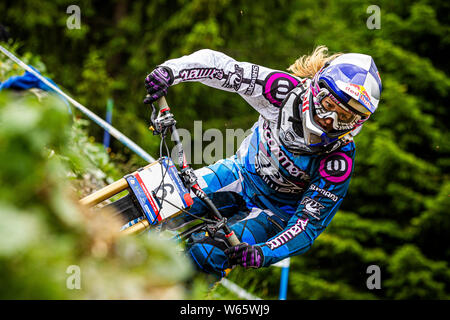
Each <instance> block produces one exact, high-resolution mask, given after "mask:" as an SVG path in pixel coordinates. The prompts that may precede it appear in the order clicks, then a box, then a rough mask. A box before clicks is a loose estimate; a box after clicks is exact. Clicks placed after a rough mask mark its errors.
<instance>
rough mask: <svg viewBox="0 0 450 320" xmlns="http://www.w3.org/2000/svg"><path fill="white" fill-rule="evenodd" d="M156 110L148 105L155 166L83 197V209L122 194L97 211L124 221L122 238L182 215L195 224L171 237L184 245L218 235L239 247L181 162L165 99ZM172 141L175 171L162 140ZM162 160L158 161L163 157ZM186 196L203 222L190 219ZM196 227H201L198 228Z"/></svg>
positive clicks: (193, 217)
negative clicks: (198, 236) (203, 212)
mask: <svg viewBox="0 0 450 320" xmlns="http://www.w3.org/2000/svg"><path fill="white" fill-rule="evenodd" d="M157 105H158V107H159V110H157V107H156V106H155V104H153V103H152V104H151V107H152V113H151V116H150V122H151V126H150V128H149V129H150V130H151V131H152V132H153V135H159V136H160V138H161V143H160V157H159V159H158V160H157V161H155V162H154V163H150V164H148V165H147V166H145V167H143V168H140V169H138V170H136V171H135V172H133V173H131V174H127V175H125V176H124V177H123V178H121V179H120V180H118V181H116V182H114V183H112V184H110V185H108V186H106V187H104V188H102V189H100V190H98V191H96V192H94V193H92V194H90V195H88V196H87V197H85V198H83V199H81V200H80V203H81V204H82V205H85V206H88V207H92V208H94V207H96V206H97V205H99V204H100V203H102V202H104V201H105V200H107V199H109V198H111V197H113V196H115V195H118V194H119V193H122V192H123V191H127V194H126V195H125V196H122V197H120V198H119V199H118V200H115V201H112V202H111V203H109V204H106V205H104V206H103V207H102V208H112V209H113V211H114V212H116V213H117V214H118V215H120V216H121V217H122V218H124V219H125V221H128V222H127V223H126V224H125V225H124V226H123V227H122V228H121V232H122V233H124V234H136V233H140V232H143V231H144V230H148V229H150V230H152V229H153V230H158V228H161V226H162V225H163V224H165V223H167V222H169V221H170V220H171V219H173V218H175V217H177V216H178V215H179V214H181V213H185V214H186V215H187V216H190V217H191V218H192V219H193V221H199V223H197V224H195V225H194V226H191V227H189V228H188V229H187V230H184V231H183V232H180V233H177V235H176V236H175V237H174V238H176V239H177V240H181V241H184V240H186V239H188V238H189V237H190V236H191V235H192V234H193V233H196V232H207V234H208V236H210V237H214V234H215V233H216V232H218V231H220V230H223V232H224V233H225V237H226V239H227V240H228V242H229V245H230V246H235V245H238V244H239V243H240V241H239V239H238V238H237V237H236V235H235V234H234V232H233V231H232V230H231V229H230V227H229V226H228V224H227V219H226V218H225V217H223V216H222V214H221V213H220V212H219V210H218V209H217V207H216V206H215V205H214V203H213V202H212V201H211V199H210V198H209V197H208V195H207V194H206V193H205V192H204V191H203V190H202V188H201V187H200V186H199V184H198V180H197V177H196V174H195V172H194V170H193V169H192V168H191V167H190V165H189V164H188V163H187V161H186V156H185V153H184V150H183V145H182V143H181V141H180V136H179V134H178V131H177V128H176V123H177V122H176V120H175V117H174V115H173V114H172V112H171V110H170V108H169V106H168V104H167V102H166V100H165V98H164V97H162V98H160V99H159V100H158V101H157ZM169 135H171V137H172V141H174V143H175V148H176V154H177V156H178V163H179V168H177V166H176V165H175V164H174V162H173V160H172V158H171V157H170V156H169V149H168V147H167V142H166V139H167V137H168V136H169ZM164 149H165V151H166V155H163V151H164ZM191 192H192V193H193V194H194V195H195V196H196V197H197V198H198V199H200V200H201V201H203V202H204V204H205V205H206V207H207V208H208V213H209V214H208V216H207V217H200V216H195V215H193V214H191V213H189V208H190V207H191V206H192V204H193V202H194V201H193V199H192V197H191ZM200 221H201V222H200Z"/></svg>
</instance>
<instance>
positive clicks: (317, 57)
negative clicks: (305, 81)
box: [287, 46, 342, 79]
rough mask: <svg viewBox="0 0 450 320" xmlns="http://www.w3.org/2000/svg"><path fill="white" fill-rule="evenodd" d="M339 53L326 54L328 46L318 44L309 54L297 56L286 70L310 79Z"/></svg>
mask: <svg viewBox="0 0 450 320" xmlns="http://www.w3.org/2000/svg"><path fill="white" fill-rule="evenodd" d="M341 54H342V53H335V54H333V55H331V56H328V48H327V47H326V46H318V47H317V48H316V49H314V51H313V53H311V54H310V55H304V56H301V57H300V58H298V59H297V60H296V61H295V62H294V64H292V65H291V66H290V67H289V68H288V69H287V70H288V71H290V72H292V74H293V75H294V76H297V77H300V78H310V79H312V78H313V77H314V75H315V74H316V73H317V72H318V71H319V70H320V69H321V68H322V67H323V66H324V65H325V63H327V62H330V61H331V60H333V59H334V58H337V57H338V56H340V55H341Z"/></svg>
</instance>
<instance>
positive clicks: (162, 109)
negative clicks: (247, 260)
mask: <svg viewBox="0 0 450 320" xmlns="http://www.w3.org/2000/svg"><path fill="white" fill-rule="evenodd" d="M147 96H148V95H147ZM156 103H157V104H158V107H159V113H161V114H162V115H166V116H168V117H169V118H171V119H172V120H173V121H172V122H169V123H168V125H169V126H170V130H171V133H172V139H173V141H174V142H175V144H176V147H177V149H178V157H179V158H178V159H179V164H180V166H181V168H182V169H183V171H185V172H186V171H187V169H190V167H189V165H188V164H187V161H186V157H185V154H184V150H183V145H182V144H181V141H180V136H179V134H178V131H177V128H176V121H174V119H173V115H172V114H171V113H170V108H169V105H168V103H167V101H166V98H165V97H164V96H163V97H161V98H159V99H158V100H156ZM152 108H153V113H152V126H154V122H155V120H156V118H155V116H156V114H155V113H156V112H155V111H156V110H155V107H154V106H153V104H152ZM192 175H194V177H195V174H194V173H193V172H192V170H190V177H189V178H190V179H192ZM189 184H190V185H189V187H190V189H191V190H192V191H193V192H194V194H195V195H196V196H197V197H198V198H199V199H201V200H202V201H203V202H204V203H205V204H206V206H207V207H208V208H209V209H210V211H211V213H212V215H213V216H214V218H215V219H217V220H218V221H222V220H224V218H223V217H222V215H221V214H220V212H219V210H218V209H217V208H216V206H215V205H214V203H213V202H212V201H211V199H210V198H209V197H208V196H207V194H206V193H205V192H204V191H203V190H202V189H201V188H200V186H199V185H198V184H197V180H196V178H195V180H194V181H193V182H190V183H189ZM223 230H224V231H225V237H226V238H227V239H228V242H229V243H230V245H232V246H235V245H238V244H240V243H241V242H240V241H239V239H238V237H237V236H236V234H235V233H234V231H233V230H231V229H230V227H229V226H228V225H227V224H226V223H225V224H224V225H223Z"/></svg>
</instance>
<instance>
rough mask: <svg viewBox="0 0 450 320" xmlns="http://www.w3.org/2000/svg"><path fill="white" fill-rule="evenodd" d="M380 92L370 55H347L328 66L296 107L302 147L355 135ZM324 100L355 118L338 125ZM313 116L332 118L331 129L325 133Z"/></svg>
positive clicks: (377, 76)
mask: <svg viewBox="0 0 450 320" xmlns="http://www.w3.org/2000/svg"><path fill="white" fill-rule="evenodd" d="M381 90H382V86H381V78H380V75H379V73H378V69H377V67H376V65H375V62H374V61H373V59H372V57H371V56H369V55H365V54H359V53H347V54H343V55H340V56H338V57H337V58H335V59H334V60H332V61H331V62H330V63H327V64H326V65H325V66H324V67H323V68H322V69H321V70H320V71H319V72H317V74H316V75H315V76H314V78H313V79H312V81H311V83H310V92H309V94H308V95H307V94H305V95H304V97H303V103H302V104H301V105H300V106H299V107H300V108H301V115H302V116H301V118H302V126H303V128H302V129H303V136H304V142H305V144H306V145H307V146H308V147H310V148H313V149H315V148H316V147H324V146H327V145H329V144H332V143H335V142H336V141H338V140H340V139H341V138H343V137H344V136H346V135H347V134H349V133H351V135H356V134H357V133H358V132H359V130H360V129H361V125H362V124H363V123H364V122H365V121H366V120H367V119H368V118H369V117H370V115H372V114H373V113H374V112H375V110H376V109H377V107H378V103H379V101H380V95H381ZM325 97H330V98H331V99H332V100H333V101H334V102H335V103H337V104H338V105H339V107H341V108H342V109H344V110H346V111H347V112H348V111H350V112H351V114H352V115H354V117H352V118H351V120H350V121H346V122H345V123H343V122H340V121H339V120H338V119H337V114H336V113H335V112H330V111H328V110H325V109H324V108H323V106H322V104H321V101H322V99H324V98H325ZM315 115H317V116H318V117H320V118H328V117H331V118H333V120H334V121H333V129H332V130H330V131H328V132H326V131H325V130H324V128H322V127H321V126H320V125H319V124H318V123H316V121H314V116H315Z"/></svg>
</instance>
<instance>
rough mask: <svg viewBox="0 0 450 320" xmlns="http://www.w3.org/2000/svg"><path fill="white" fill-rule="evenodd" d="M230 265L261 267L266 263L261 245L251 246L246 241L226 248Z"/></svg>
mask: <svg viewBox="0 0 450 320" xmlns="http://www.w3.org/2000/svg"><path fill="white" fill-rule="evenodd" d="M225 254H226V255H227V256H228V262H229V263H230V267H233V266H235V265H241V266H243V267H244V268H260V267H262V265H263V263H264V255H263V253H262V250H261V248H260V247H259V246H251V245H249V244H248V243H246V242H243V243H240V244H238V245H237V246H234V247H231V248H228V249H226V250H225Z"/></svg>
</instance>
